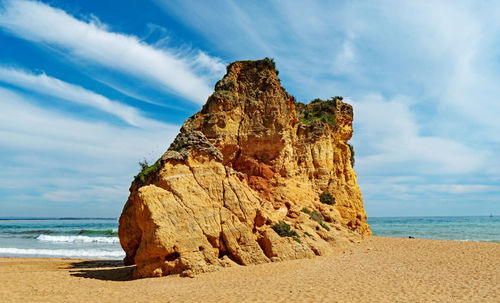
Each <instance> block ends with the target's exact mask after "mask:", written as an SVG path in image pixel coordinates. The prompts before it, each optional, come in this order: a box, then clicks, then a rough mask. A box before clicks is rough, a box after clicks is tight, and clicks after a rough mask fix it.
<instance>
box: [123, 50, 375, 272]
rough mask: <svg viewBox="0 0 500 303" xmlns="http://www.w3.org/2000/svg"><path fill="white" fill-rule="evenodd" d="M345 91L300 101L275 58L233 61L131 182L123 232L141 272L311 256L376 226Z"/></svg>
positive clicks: (126, 247)
mask: <svg viewBox="0 0 500 303" xmlns="http://www.w3.org/2000/svg"><path fill="white" fill-rule="evenodd" d="M341 100H342V98H341V97H335V98H333V99H331V100H327V101H321V100H315V101H313V102H312V103H311V104H302V103H297V102H296V101H295V98H294V97H292V96H290V95H289V94H288V93H287V92H286V91H285V89H284V88H282V87H281V85H280V80H279V79H278V77H277V71H276V69H275V67H274V61H272V60H270V59H267V58H266V59H264V60H258V61H238V62H234V63H231V64H230V65H229V66H228V67H227V74H226V75H225V76H224V78H223V79H222V80H220V81H219V82H217V84H216V85H215V92H214V93H213V94H212V95H211V96H210V97H209V98H208V100H207V103H206V104H205V105H204V106H203V108H202V110H201V111H200V112H198V113H196V114H195V115H193V116H192V117H190V118H189V119H188V120H186V122H185V123H184V125H183V126H182V128H181V130H180V133H179V135H178V136H177V137H176V138H175V140H174V142H173V143H172V144H171V145H170V147H169V149H168V150H167V151H166V152H165V154H163V156H162V157H161V158H160V159H158V161H156V163H155V164H153V165H152V166H150V167H147V168H144V169H143V171H142V172H141V173H140V174H139V175H137V176H136V178H135V180H134V181H133V183H132V185H131V187H130V196H129V199H128V201H127V203H126V204H125V206H124V208H123V212H122V215H121V217H120V226H119V237H120V243H121V245H122V247H123V249H124V250H125V252H126V257H125V262H126V263H127V264H134V263H135V264H136V265H137V267H136V269H135V272H134V276H135V277H152V276H162V275H169V274H181V275H188V276H191V275H194V274H197V273H201V272H205V271H210V270H214V269H216V268H217V267H219V266H226V265H229V264H231V263H233V262H236V263H237V264H242V265H248V264H259V263H266V262H274V261H281V260H290V259H298V258H310V257H313V256H315V255H323V254H326V253H328V252H329V251H331V250H332V249H333V248H335V247H342V246H343V245H345V244H347V243H349V242H353V241H356V240H357V239H361V238H362V237H363V236H364V235H369V234H371V232H370V229H369V226H368V225H367V223H366V214H365V211H364V209H363V201H362V197H361V191H360V189H359V187H358V186H357V184H356V174H355V172H354V170H353V168H352V163H351V149H350V148H349V146H348V144H347V141H348V140H349V139H350V138H351V136H352V120H353V111H352V107H351V106H350V105H349V104H346V103H343V102H342V101H341Z"/></svg>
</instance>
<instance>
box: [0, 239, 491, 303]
mask: <svg viewBox="0 0 500 303" xmlns="http://www.w3.org/2000/svg"><path fill="white" fill-rule="evenodd" d="M131 270H132V268H131V267H123V266H122V265H121V262H118V261H92V260H68V259H64V260H63V259H20V258H0V302H4V303H5V302H120V303H124V302H500V244H496V243H484V242H483V243H480V242H455V241H435V240H420V239H396V238H382V237H370V238H367V239H366V240H365V241H363V242H361V243H360V244H356V245H353V246H352V247H350V248H349V249H347V250H346V251H344V252H341V253H339V254H335V255H330V256H323V257H317V258H314V259H307V260H294V261H287V262H281V263H271V264H264V265H254V266H246V267H245V266H235V267H232V268H226V269H222V270H220V271H218V272H213V273H206V274H202V275H200V276H197V277H195V278H180V277H175V276H173V277H163V278H151V279H140V280H130V279H129V277H130V272H131Z"/></svg>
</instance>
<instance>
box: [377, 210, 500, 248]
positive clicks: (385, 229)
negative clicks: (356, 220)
mask: <svg viewBox="0 0 500 303" xmlns="http://www.w3.org/2000/svg"><path fill="white" fill-rule="evenodd" d="M368 224H370V228H371V230H372V232H373V235H375V236H383V237H400V238H408V237H410V236H412V237H415V238H421V239H438V240H458V241H486V242H496V243H500V216H491V217H490V216H481V217H387V218H382V217H379V218H377V217H372V218H370V217H369V218H368Z"/></svg>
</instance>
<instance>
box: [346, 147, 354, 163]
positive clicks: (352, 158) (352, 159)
mask: <svg viewBox="0 0 500 303" xmlns="http://www.w3.org/2000/svg"><path fill="white" fill-rule="evenodd" d="M347 145H348V146H349V149H350V150H351V166H352V167H354V161H355V159H354V146H353V145H352V144H350V143H347Z"/></svg>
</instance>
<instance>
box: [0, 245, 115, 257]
mask: <svg viewBox="0 0 500 303" xmlns="http://www.w3.org/2000/svg"><path fill="white" fill-rule="evenodd" d="M0 254H6V255H13V256H33V257H36V256H44V257H53V258H57V257H60V258H96V259H120V258H123V257H124V256H125V253H124V252H123V251H119V250H113V251H107V250H100V249H34V248H27V249H24V248H11V247H5V248H3V247H0Z"/></svg>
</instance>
